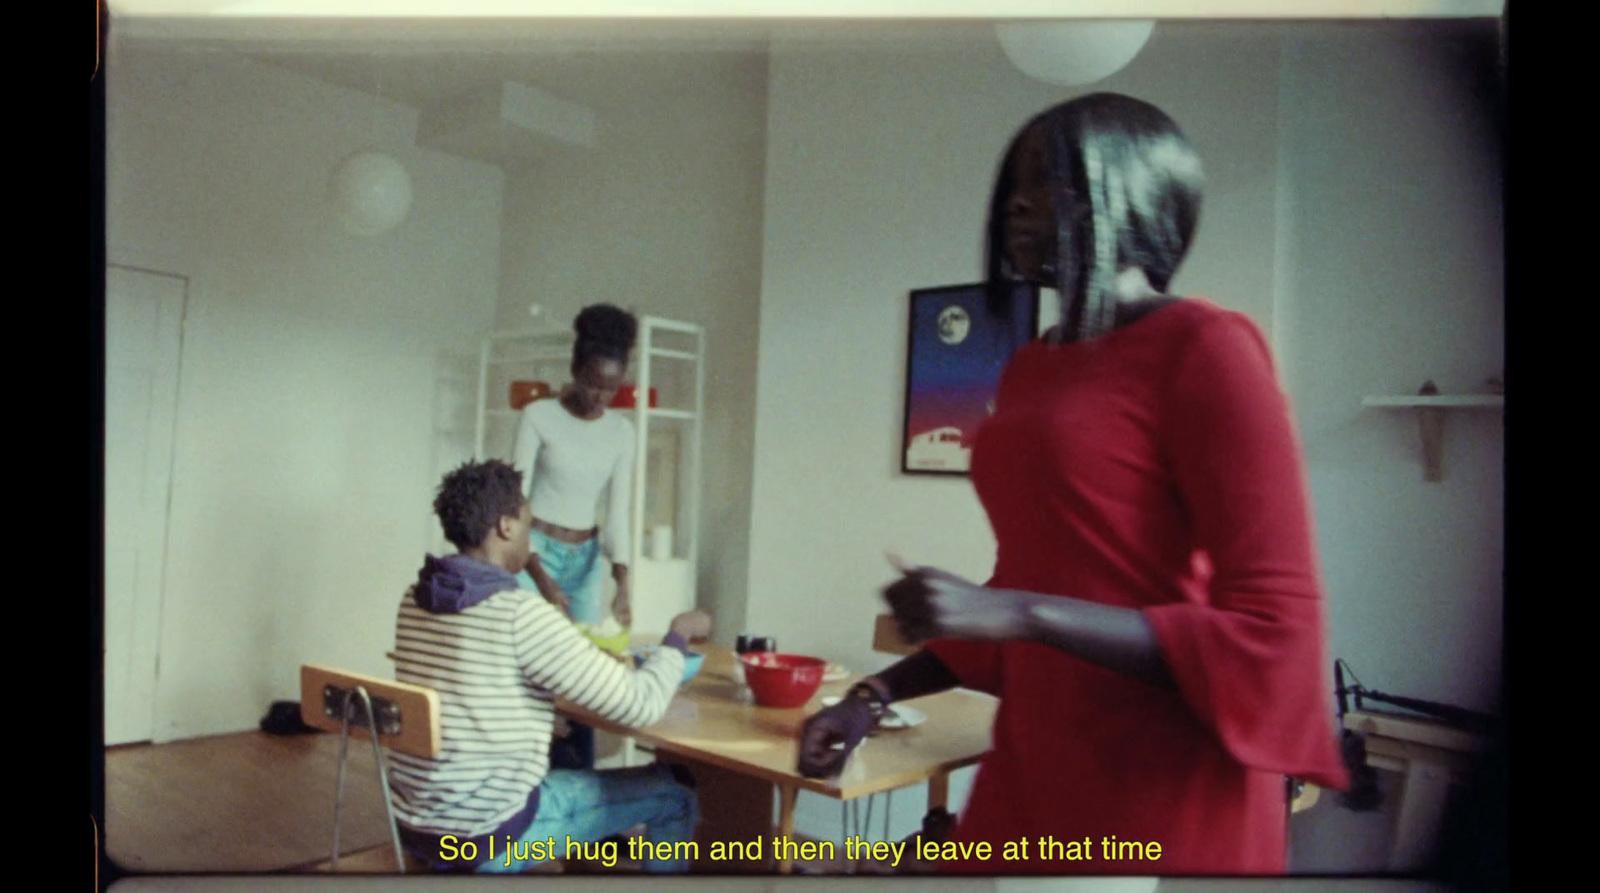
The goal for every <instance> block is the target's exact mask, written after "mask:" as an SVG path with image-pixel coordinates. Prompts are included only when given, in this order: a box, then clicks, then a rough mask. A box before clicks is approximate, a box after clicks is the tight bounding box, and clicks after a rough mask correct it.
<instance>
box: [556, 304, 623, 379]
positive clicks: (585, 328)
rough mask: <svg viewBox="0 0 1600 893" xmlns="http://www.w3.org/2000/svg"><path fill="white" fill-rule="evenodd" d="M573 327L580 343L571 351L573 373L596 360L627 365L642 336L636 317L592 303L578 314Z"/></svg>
mask: <svg viewBox="0 0 1600 893" xmlns="http://www.w3.org/2000/svg"><path fill="white" fill-rule="evenodd" d="M572 328H573V329H574V330H575V331H576V332H577V333H578V341H577V343H576V344H575V345H573V348H572V371H573V373H574V374H576V373H577V371H578V370H579V369H582V368H583V367H584V366H585V365H587V364H588V363H589V361H590V360H592V359H595V358H596V357H599V358H603V359H608V360H616V361H617V362H619V363H621V364H622V365H624V366H626V365H627V364H628V354H629V353H631V352H632V351H633V343H634V341H635V340H636V339H637V338H638V336H639V321H638V320H637V319H634V317H633V314H631V313H629V312H628V311H626V310H623V309H621V308H619V307H614V306H612V305H610V304H591V305H590V306H588V307H585V308H583V310H581V311H580V312H579V313H578V318H577V319H576V320H574V321H573V323H572Z"/></svg>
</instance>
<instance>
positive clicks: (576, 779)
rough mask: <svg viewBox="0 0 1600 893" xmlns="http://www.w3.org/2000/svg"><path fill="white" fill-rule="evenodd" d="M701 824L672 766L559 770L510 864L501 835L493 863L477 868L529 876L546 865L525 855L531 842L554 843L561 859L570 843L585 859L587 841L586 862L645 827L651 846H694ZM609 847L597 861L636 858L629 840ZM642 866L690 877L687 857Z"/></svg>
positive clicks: (547, 782)
mask: <svg viewBox="0 0 1600 893" xmlns="http://www.w3.org/2000/svg"><path fill="white" fill-rule="evenodd" d="M699 821H700V807H699V800H698V798H697V797H696V796H695V792H694V790H693V789H692V788H690V787H688V786H687V785H685V784H683V783H682V782H680V781H679V780H678V777H677V775H676V774H674V772H673V770H672V768H671V767H669V766H665V765H662V764H659V763H657V764H655V765H651V766H636V767H634V768H631V769H606V770H602V771H599V772H584V771H574V770H567V769H552V770H551V771H550V774H549V775H546V776H545V778H544V783H543V784H541V785H540V786H539V811H538V813H537V814H536V815H535V816H534V819H533V824H532V825H529V826H528V830H526V831H524V832H522V834H520V835H517V836H514V837H513V838H512V839H511V840H510V841H509V842H510V844H511V848H512V853H511V858H510V860H509V862H510V864H509V865H508V864H507V861H508V860H507V858H506V851H505V846H506V844H507V842H508V841H507V840H506V838H505V837H503V836H502V837H501V839H499V840H497V841H495V852H494V859H493V860H492V861H491V860H485V861H483V862H480V863H479V864H478V866H477V871H478V873H480V874H485V873H494V874H507V873H512V872H518V871H522V870H523V869H524V868H526V867H527V866H528V865H530V864H533V863H535V862H539V861H543V860H539V859H519V858H518V856H519V854H520V855H522V856H531V855H532V854H533V851H532V848H531V847H529V846H528V844H532V843H539V844H542V845H545V846H546V847H549V846H550V841H552V840H554V841H555V843H554V846H553V849H554V852H555V856H556V858H558V859H559V858H565V857H566V856H567V854H568V852H569V846H570V853H571V855H572V856H573V857H574V858H578V857H579V856H580V849H581V845H582V844H585V843H586V844H589V847H588V849H587V850H586V851H583V852H582V857H583V858H585V859H588V860H590V861H593V860H595V859H596V858H597V846H598V845H599V842H600V841H602V840H604V839H605V838H606V837H609V836H611V835H613V834H621V833H622V832H624V831H627V830H628V829H629V828H632V827H633V826H635V825H639V824H643V825H645V826H646V828H647V829H648V833H647V834H646V839H647V840H648V841H649V842H650V843H652V844H662V843H668V844H677V843H689V842H691V841H693V840H694V828H695V825H696V824H698V823H699ZM603 846H604V847H605V849H604V850H603V855H599V856H598V858H600V859H601V860H604V861H609V859H610V857H611V856H612V855H615V857H616V858H618V859H625V860H629V861H632V860H633V859H632V855H633V854H632V853H630V852H629V846H628V842H627V841H622V842H620V843H617V842H614V841H613V842H608V843H606V844H604V845H603ZM612 847H615V849H612ZM674 849H675V850H677V849H679V848H677V847H674ZM651 855H652V856H653V855H654V854H653V853H651ZM638 861H640V862H642V863H643V866H644V870H645V871H647V872H651V873H657V874H662V873H669V872H686V871H688V870H689V866H690V863H689V860H688V859H656V858H648V859H640V860H638Z"/></svg>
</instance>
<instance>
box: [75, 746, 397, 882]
mask: <svg viewBox="0 0 1600 893" xmlns="http://www.w3.org/2000/svg"><path fill="white" fill-rule="evenodd" d="M338 760H339V739H338V737H337V736H334V735H304V736H294V737H276V736H273V735H268V734H266V733H264V732H240V733H237V734H232V735H218V736H214V737H209V738H197V739H194V740H190V741H177V742H173V743H170V744H159V745H147V744H146V745H131V746H128V747H119V748H115V749H111V750H108V751H107V752H106V774H105V780H106V781H105V795H106V853H107V855H109V856H110V857H111V858H112V860H113V861H115V862H116V863H117V864H118V865H120V866H122V867H123V868H125V869H127V870H129V871H138V872H162V873H165V872H190V871H206V872H252V873H254V872H270V871H284V870H291V869H295V868H298V867H302V866H311V865H315V864H316V863H319V862H323V861H325V860H327V859H328V858H329V857H330V856H331V855H332V844H333V793H334V788H335V783H336V780H337V768H338ZM344 803H345V808H344V820H343V822H342V823H341V829H342V830H341V834H340V847H339V849H340V850H341V852H342V853H345V854H353V853H357V852H360V851H363V850H371V849H373V848H375V847H379V846H387V845H388V844H389V832H388V825H387V818H386V814H385V812H384V808H383V794H382V789H381V787H380V786H379V783H378V777H377V772H376V770H375V767H374V761H373V756H372V745H371V744H370V743H368V742H365V741H351V742H350V756H349V765H348V768H347V769H346V771H345V798H344ZM391 852H392V850H391ZM390 861H391V863H392V861H393V858H392V856H391V857H390ZM340 867H341V868H343V867H344V866H342V865H341V866H340Z"/></svg>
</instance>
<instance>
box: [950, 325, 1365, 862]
mask: <svg viewBox="0 0 1600 893" xmlns="http://www.w3.org/2000/svg"><path fill="white" fill-rule="evenodd" d="M972 477H973V483H974V485H975V486H976V488H977V490H978V494H979V497H980V498H981V500H982V502H983V504H984V508H985V510H986V512H987V513H988V515H989V518H990V522H991V524H992V525H993V527H994V531H995V536H996V541H997V545H998V554H997V560H996V565H995V574H994V577H993V579H992V580H991V581H990V582H991V585H993V586H995V587H999V588H1008V589H1021V590H1026V591H1032V592H1043V593H1053V594H1058V595H1064V596H1072V597H1076V598H1083V599H1089V600H1093V601H1098V602H1103V603H1106V604H1112V605H1118V606H1123V607H1129V608H1134V609H1137V610H1141V611H1143V612H1144V614H1145V616H1146V617H1147V618H1148V619H1149V621H1150V623H1151V625H1152V627H1153V628H1154V631H1155V635H1156V637H1157V641H1158V643H1159V647H1160V649H1161V653H1162V656H1163V658H1164V660H1165V662H1166V664H1167V666H1168V668H1169V669H1170V671H1171V675H1172V677H1173V679H1174V680H1175V681H1176V687H1175V689H1174V688H1163V687H1159V686H1154V685H1150V684H1148V683H1144V682H1140V681H1137V680H1134V679H1130V678H1128V677H1124V676H1120V675H1118V674H1116V673H1113V672H1111V671H1109V670H1105V669H1102V668H1099V667H1096V666H1093V665H1091V664H1088V663H1087V662H1085V661H1082V660H1079V659H1077V658H1075V657H1073V656H1071V655H1068V654H1066V653H1064V652H1060V651H1057V650H1055V649H1051V648H1048V647H1045V646H1043V645H1039V644H1036V643H1030V642H1009V643H998V644H995V643H976V642H957V641H942V642H935V643H932V644H930V646H929V647H930V649H931V650H932V651H933V652H934V653H935V654H936V655H938V656H939V658H940V659H941V660H942V661H943V662H944V663H945V664H946V665H947V666H949V667H950V669H951V670H952V671H953V672H954V673H955V675H956V676H957V677H958V678H959V679H961V681H962V684H963V685H966V686H968V687H971V688H975V689H978V690H981V691H987V692H989V693H992V694H995V695H997V696H999V697H1000V698H1001V706H1000V710H999V713H998V715H997V717H996V721H995V729H994V749H993V751H992V752H991V753H990V754H989V755H988V756H987V757H986V758H985V760H984V762H983V764H982V765H981V767H980V769H979V773H978V778H977V780H976V781H975V783H974V787H973V791H972V795H971V797H970V799H969V802H968V804H967V808H966V810H965V811H964V812H963V814H962V815H961V817H960V820H959V823H958V826H957V830H956V838H957V839H958V840H987V841H989V842H991V844H992V845H994V846H995V849H996V851H999V849H1000V848H1001V846H1003V844H1004V843H1006V842H1008V841H1013V840H1019V839H1029V840H1035V841H1037V839H1040V838H1045V837H1048V838H1050V839H1053V840H1054V841H1057V842H1060V841H1072V840H1076V841H1080V842H1084V841H1086V842H1088V843H1092V844H1093V846H1084V847H1080V848H1079V850H1078V851H1077V852H1078V853H1079V855H1078V857H1077V858H1073V857H1072V856H1071V855H1069V854H1068V852H1067V851H1065V850H1061V849H1057V848H1055V847H1050V848H1048V850H1047V852H1049V853H1051V854H1053V855H1054V856H1055V857H1054V858H1036V859H1030V860H1026V861H1015V862H998V861H992V862H988V863H983V862H974V863H966V864H961V865H951V866H947V867H948V868H950V869H952V870H957V871H973V872H979V873H987V874H1007V873H1018V872H1043V873H1051V874H1067V873H1087V874H1125V873H1132V874H1164V875H1172V874H1263V873H1281V872H1282V871H1284V870H1286V868H1287V853H1286V851H1287V845H1286V833H1287V821H1288V809H1287V797H1286V791H1285V783H1284V777H1285V776H1293V777H1298V778H1304V779H1307V780H1309V781H1312V782H1314V783H1317V784H1320V785H1325V786H1328V787H1333V788H1343V787H1344V786H1345V785H1346V784H1347V778H1346V773H1345V769H1344V766H1343V764H1342V761H1341V759H1340V756H1339V753H1338V749H1337V746H1336V738H1335V731H1334V729H1333V711H1332V704H1331V695H1332V682H1331V678H1330V673H1331V670H1330V666H1329V661H1328V655H1327V649H1326V644H1325V636H1326V630H1325V622H1324V610H1323V604H1322V593H1321V585H1320V582H1319V575H1318V570H1317V563H1316V555H1315V550H1314V546H1313V533H1312V528H1311V520H1310V506H1309V499H1308V495H1307V487H1306V481H1305V474H1304V467H1303V462H1302V459H1301V455H1300V449H1299V445H1298V442H1297V438H1296V436H1295V433H1294V425H1293V421H1292V418H1291V415H1290V411H1289V406H1288V401H1287V399H1286V398H1285V396H1284V394H1283V392H1282V390H1281V388H1280V386H1279V384H1278V382H1277V378H1276V375H1275V372H1274V370H1273V366H1272V361H1271V355H1270V351H1269V350H1268V348H1267V345H1266V342H1265V339H1264V338H1263V337H1262V336H1261V334H1260V332H1259V330H1258V329H1257V328H1256V327H1255V325H1254V324H1253V323H1251V322H1250V320H1249V319H1248V318H1247V317H1245V316H1243V315H1242V314H1238V313H1234V312H1231V311H1226V310H1223V309H1221V308H1219V307H1217V306H1215V305H1213V304H1211V303H1209V302H1205V301H1200V300H1185V301H1180V302H1178V303H1176V304H1174V305H1171V306H1169V307H1167V308H1164V309H1162V310H1159V311H1157V312H1155V313H1153V314H1151V315H1150V316H1148V317H1146V318H1144V319H1142V320H1140V321H1138V322H1136V323H1133V324H1132V325H1130V326H1127V327H1125V328H1124V329H1119V330H1117V331H1115V332H1113V333H1111V334H1110V335H1107V336H1105V337H1104V338H1102V339H1099V340H1098V341H1094V342H1089V343H1083V344H1069V345H1061V346H1048V345H1045V344H1043V343H1039V342H1036V343H1034V344H1030V345H1028V346H1027V347H1025V348H1024V349H1023V350H1022V351H1020V352H1019V353H1018V354H1017V355H1016V357H1015V358H1014V359H1013V361H1012V363H1011V365H1010V366H1009V367H1008V368H1007V370H1006V374H1005V376H1004V377H1003V379H1002V382H1001V387H1000V393H999V395H998V397H997V401H996V412H995V415H994V416H993V417H992V418H991V419H990V421H989V423H988V424H987V425H985V427H984V428H983V429H982V430H981V431H980V432H979V435H978V440H977V443H976V445H975V448H974V454H973V469H972ZM1113 835H1114V836H1115V839H1116V840H1117V841H1138V842H1140V843H1146V844H1147V843H1158V844H1160V856H1159V858H1157V859H1154V860H1151V859H1148V858H1145V859H1135V858H1129V857H1127V855H1126V854H1124V857H1123V858H1107V854H1108V853H1113V854H1114V853H1115V850H1114V849H1112V850H1107V849H1106V848H1105V846H1104V844H1106V843H1108V842H1110V843H1112V845H1113V847H1114V846H1115V842H1114V841H1111V840H1110V839H1111V838H1112V836H1113ZM1035 851H1036V852H1037V849H1036V850H1035ZM1085 852H1087V853H1090V854H1091V857H1089V858H1085V857H1084V856H1083V853H1085ZM1145 852H1146V853H1148V852H1149V850H1148V849H1146V850H1145Z"/></svg>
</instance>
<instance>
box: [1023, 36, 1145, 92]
mask: <svg viewBox="0 0 1600 893" xmlns="http://www.w3.org/2000/svg"><path fill="white" fill-rule="evenodd" d="M1155 27H1156V23H1155V22H1152V21H1143V22H1136V21H1091V22H1000V23H997V24H996V25H995V32H996V34H997V35H998V36H999V38H1000V47H1001V49H1003V50H1005V53H1006V58H1008V59H1010V60H1011V64H1012V65H1015V66H1016V67H1017V69H1018V70H1019V71H1021V72H1022V73H1023V74H1025V75H1027V76H1028V77H1031V78H1033V79H1035V80H1040V81H1044V82H1045V83H1049V84H1058V85H1061V86H1064V87H1081V86H1084V85H1086V84H1092V83H1094V82H1096V81H1103V80H1105V79H1106V78H1108V77H1110V76H1111V75H1113V74H1116V73H1117V72H1118V71H1121V70H1122V68H1123V67H1124V66H1126V65H1127V64H1128V63H1129V62H1132V61H1133V57H1135V56H1137V55H1139V51H1140V50H1142V49H1144V45H1145V43H1146V42H1148V41H1149V40H1150V32H1152V31H1154V30H1155Z"/></svg>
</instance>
